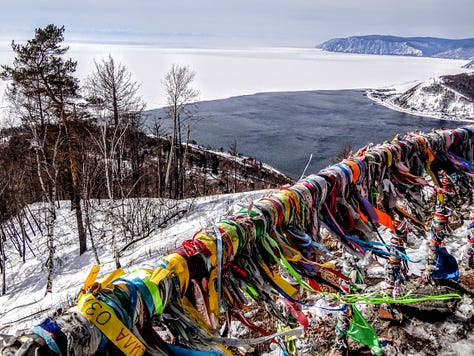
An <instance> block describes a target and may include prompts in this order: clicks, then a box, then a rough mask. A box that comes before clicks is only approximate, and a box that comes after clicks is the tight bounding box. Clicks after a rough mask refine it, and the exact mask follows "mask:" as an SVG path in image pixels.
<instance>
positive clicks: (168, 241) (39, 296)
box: [0, 190, 273, 346]
mask: <svg viewBox="0 0 474 356" xmlns="http://www.w3.org/2000/svg"><path fill="white" fill-rule="evenodd" d="M271 192H273V191H272V190H263V191H253V192H248V193H240V194H231V195H215V196H208V197H202V198H198V199H192V200H183V201H181V204H182V205H187V206H188V205H189V204H190V207H191V209H190V211H189V212H188V213H187V214H186V215H185V216H184V217H183V218H182V219H180V220H179V221H178V222H177V223H174V224H171V225H169V226H168V227H167V228H165V229H163V230H161V231H159V232H158V233H156V234H154V235H152V236H150V237H149V238H147V239H145V240H142V241H140V243H137V244H135V245H134V246H133V247H132V248H131V249H129V250H126V251H125V252H124V253H123V255H122V258H121V263H122V266H123V268H124V269H125V270H127V271H129V272H130V271H133V270H134V269H136V268H139V267H145V266H151V267H152V268H153V263H154V262H156V261H157V259H158V258H159V257H161V256H163V255H165V254H167V253H168V252H169V251H172V250H174V249H175V247H176V246H177V245H179V243H181V242H182V241H183V240H185V239H188V238H191V237H192V236H193V235H194V233H196V232H197V231H198V230H199V229H201V228H203V227H206V226H208V225H209V224H210V223H214V222H216V221H218V220H219V219H221V218H222V217H223V216H226V214H228V213H229V212H231V211H233V209H238V208H241V207H248V206H249V205H250V203H251V202H252V201H254V200H256V199H259V198H261V197H263V196H265V195H268V194H270V193H271ZM58 205H59V207H60V208H59V209H58V212H57V219H56V223H55V244H56V246H57V256H56V257H57V258H56V260H55V263H56V269H55V270H56V272H55V275H54V282H53V293H49V294H47V295H46V296H45V286H46V277H47V270H46V267H45V262H46V258H47V255H48V252H47V247H46V238H45V237H44V236H41V234H40V233H39V231H35V233H33V231H32V230H29V231H28V235H29V236H30V237H31V238H32V241H31V247H32V250H33V252H34V254H35V255H36V256H33V252H31V251H27V256H26V262H23V261H22V259H21V257H20V256H19V255H18V253H15V252H13V251H12V246H11V244H9V243H7V246H9V248H8V250H7V256H8V257H9V258H8V260H7V294H6V295H3V296H0V334H13V333H15V332H16V331H17V330H22V329H28V328H30V327H31V326H33V325H35V323H36V324H37V323H39V322H40V321H41V320H43V319H44V318H45V317H46V316H47V315H48V314H51V313H52V312H53V311H54V310H55V308H57V307H60V306H64V305H65V304H68V303H71V302H72V303H73V304H75V299H76V297H77V293H78V291H79V289H80V288H81V286H82V285H83V283H84V281H85V278H86V276H87V274H88V273H89V270H90V268H91V266H92V265H94V264H95V263H96V262H95V259H94V255H93V253H92V251H91V250H89V251H87V252H86V253H84V254H83V255H82V256H79V245H78V241H77V239H76V238H75V236H76V235H77V234H76V228H75V218H74V213H73V212H72V211H71V209H70V205H69V203H68V202H59V204H58ZM32 210H34V207H32ZM101 220H102V219H98V221H101ZM89 245H90V244H89ZM98 254H99V255H100V262H101V273H100V275H106V274H108V273H110V272H112V271H113V270H115V264H114V258H113V255H112V254H111V249H110V247H108V246H104V245H102V246H101V247H100V248H99V251H98ZM51 308H52V309H51ZM30 316H31V317H30ZM0 346H1V343H0Z"/></svg>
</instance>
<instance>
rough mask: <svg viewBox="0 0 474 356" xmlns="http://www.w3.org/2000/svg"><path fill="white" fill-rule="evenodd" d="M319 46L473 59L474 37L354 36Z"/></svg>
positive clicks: (390, 53) (343, 50)
mask: <svg viewBox="0 0 474 356" xmlns="http://www.w3.org/2000/svg"><path fill="white" fill-rule="evenodd" d="M316 48H321V49H324V50H326V51H331V52H345V53H362V54H381V55H399V56H417V57H436V58H451V59H473V58H474V38H466V39H457V40H452V39H446V38H436V37H397V36H382V35H371V36H352V37H345V38H334V39H331V40H329V41H326V42H324V43H322V44H320V45H318V46H316Z"/></svg>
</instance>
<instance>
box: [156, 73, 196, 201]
mask: <svg viewBox="0 0 474 356" xmlns="http://www.w3.org/2000/svg"><path fill="white" fill-rule="evenodd" d="M194 77H195V73H194V72H193V71H191V70H190V69H189V67H188V66H180V65H177V64H173V65H172V66H171V69H170V70H169V71H168V73H167V74H166V76H165V78H164V80H163V85H164V86H165V91H166V99H167V103H168V106H167V115H168V117H169V118H170V119H171V120H173V133H172V135H171V149H170V152H169V158H168V166H167V169H166V175H165V185H169V188H170V192H171V182H170V179H171V174H172V172H171V170H172V169H173V176H174V181H175V187H174V197H175V198H177V197H179V196H180V195H182V187H181V186H182V184H180V182H181V181H182V179H183V172H184V170H183V169H181V168H182V167H183V157H184V155H182V154H181V151H182V147H181V144H182V136H181V125H182V123H183V122H185V121H186V120H188V119H190V118H191V117H192V111H193V103H194V102H195V101H196V100H197V98H198V96H199V91H198V90H196V89H194V88H193V87H192V83H193V81H194ZM188 137H189V133H188Z"/></svg>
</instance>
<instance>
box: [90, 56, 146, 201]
mask: <svg viewBox="0 0 474 356" xmlns="http://www.w3.org/2000/svg"><path fill="white" fill-rule="evenodd" d="M85 88H86V98H87V101H88V103H89V105H90V107H91V108H92V110H93V112H92V115H93V116H94V117H96V119H97V120H98V122H99V127H100V128H101V137H100V139H97V140H96V142H97V143H98V146H99V147H100V151H101V154H102V157H103V163H104V173H105V178H106V183H107V193H108V195H109V199H113V198H114V196H115V195H116V194H115V193H116V192H117V191H116V189H115V188H118V189H120V186H121V180H122V171H123V167H122V164H123V155H124V141H125V138H127V137H132V138H135V137H136V135H135V133H136V132H137V131H138V130H139V128H140V124H141V122H140V120H141V116H142V113H143V110H144V109H145V104H144V102H143V99H142V98H141V97H140V96H139V95H138V90H139V88H140V86H139V84H138V83H137V82H135V81H133V79H132V75H131V73H130V72H128V71H127V69H126V67H125V66H123V65H122V64H118V65H117V64H116V63H115V61H114V59H113V58H112V56H110V55H109V57H108V59H107V60H105V59H103V60H102V61H101V62H95V72H94V73H93V74H92V75H91V76H90V77H88V79H87V81H86V85H85ZM109 131H111V132H109ZM132 147H137V144H136V143H135V144H133V143H132ZM135 156H136V155H134V154H130V157H132V158H133V157H135ZM109 165H110V166H109ZM116 185H118V186H119V187H115V186H116ZM118 193H119V192H118Z"/></svg>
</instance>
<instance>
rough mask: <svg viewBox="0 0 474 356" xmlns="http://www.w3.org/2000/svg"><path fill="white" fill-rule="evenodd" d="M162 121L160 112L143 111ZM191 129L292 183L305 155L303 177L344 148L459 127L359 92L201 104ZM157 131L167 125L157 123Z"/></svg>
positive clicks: (270, 95) (205, 142) (198, 136)
mask: <svg viewBox="0 0 474 356" xmlns="http://www.w3.org/2000/svg"><path fill="white" fill-rule="evenodd" d="M149 114H150V115H151V116H152V117H163V118H164V117H165V116H164V114H163V112H162V110H161V109H157V110H152V111H150V112H149ZM195 117H197V118H200V119H199V120H198V121H197V122H195V123H194V124H193V126H192V128H191V139H193V140H195V141H197V142H198V143H199V144H200V145H203V146H211V147H213V148H217V149H219V148H221V147H222V148H223V149H224V150H225V151H228V150H229V146H230V145H231V144H232V143H233V142H234V141H236V142H237V149H238V151H239V152H240V153H242V154H244V155H246V156H251V157H253V158H255V159H258V160H261V161H263V162H265V163H268V164H270V165H271V166H273V167H275V168H276V169H278V170H280V171H282V172H284V173H286V174H288V175H290V176H292V177H293V178H298V177H299V176H301V174H302V173H303V170H304V167H305V166H306V163H307V162H308V159H309V157H310V154H313V159H312V162H311V164H310V166H309V168H308V169H307V171H306V175H309V174H311V173H317V172H318V171H319V170H321V169H322V168H324V167H326V166H328V165H330V164H332V163H335V161H334V157H335V156H336V155H337V153H338V152H339V151H340V149H341V147H343V146H344V145H350V147H351V148H352V149H353V150H354V151H357V150H358V149H359V148H361V147H363V146H364V145H366V144H368V143H374V144H378V143H382V142H384V141H386V140H391V139H392V138H393V137H394V136H395V134H397V133H399V134H405V133H406V132H411V131H414V130H417V129H418V130H421V131H430V130H431V129H433V128H454V127H460V126H463V125H464V123H462V122H453V121H445V120H436V119H431V118H426V117H420V116H413V115H408V114H404V113H400V112H397V111H394V110H390V109H388V108H386V107H384V106H381V105H378V104H375V103H374V102H373V101H371V100H370V99H368V98H367V97H366V96H365V92H364V91H363V90H336V91H326V90H324V91H321V90H318V91H305V92H278V93H259V94H255V95H246V96H239V97H234V98H229V99H223V100H214V101H206V102H201V103H199V105H198V111H197V113H196V114H195ZM160 121H162V123H163V126H166V125H169V122H168V121H169V120H160Z"/></svg>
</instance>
